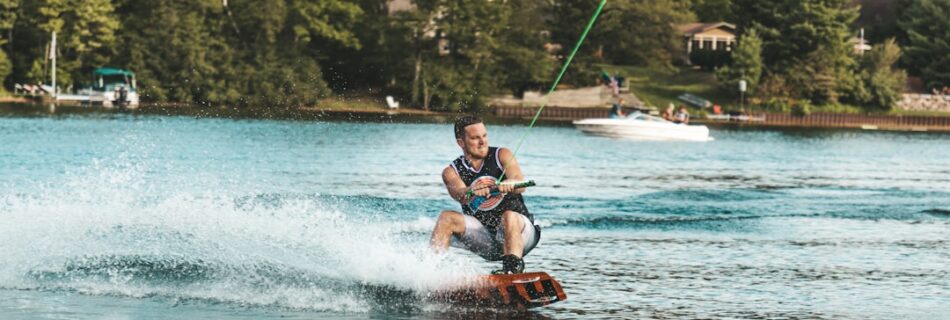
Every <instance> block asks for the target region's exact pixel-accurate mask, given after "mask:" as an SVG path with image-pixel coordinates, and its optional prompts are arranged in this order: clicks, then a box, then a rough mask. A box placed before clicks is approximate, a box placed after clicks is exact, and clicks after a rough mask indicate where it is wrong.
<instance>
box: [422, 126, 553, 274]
mask: <svg viewBox="0 0 950 320" xmlns="http://www.w3.org/2000/svg"><path fill="white" fill-rule="evenodd" d="M455 141H456V143H457V144H458V146H459V148H461V149H462V155H461V156H459V157H458V158H456V159H455V160H453V161H452V162H451V163H450V164H449V166H448V167H446V168H445V169H444V170H442V181H443V183H444V184H445V188H446V189H448V192H449V196H451V197H452V199H455V200H456V201H458V202H459V203H461V205H462V212H458V211H452V210H445V211H442V213H441V214H440V215H439V218H438V220H437V221H436V223H435V228H434V229H433V230H432V238H431V239H430V241H429V245H430V246H431V247H432V249H434V250H435V251H436V252H444V251H445V250H447V249H448V248H449V246H450V245H454V246H458V247H462V248H464V249H467V250H469V251H472V252H473V253H475V254H477V255H479V256H481V257H482V258H484V259H486V260H488V261H499V260H501V261H502V268H501V269H500V270H497V271H495V272H493V273H496V274H508V273H522V272H524V260H523V257H524V255H526V254H528V252H531V250H532V249H534V247H535V246H537V245H538V241H539V240H540V239H541V228H540V227H538V226H537V225H535V224H534V217H533V216H532V215H531V214H530V213H528V208H527V207H526V206H525V204H524V199H523V198H522V197H521V193H522V192H524V188H515V187H514V186H513V183H512V181H513V182H520V181H521V180H523V179H524V177H523V175H522V173H521V167H520V166H519V165H518V162H517V161H516V160H515V157H514V153H513V152H511V150H509V149H507V148H499V147H490V146H488V131H487V129H486V128H485V124H484V123H482V120H481V119H479V118H478V117H476V116H462V117H459V118H458V119H456V120H455ZM499 179H503V180H502V181H498V180H499ZM488 187H497V190H498V192H499V193H498V194H496V195H492V194H491V193H490V190H489V188H488ZM473 197H484V198H486V200H485V201H484V202H482V203H481V204H480V205H477V207H475V208H472V207H471V206H470V204H469V203H470V200H471V199H472V198H473ZM453 238H454V239H456V240H458V241H457V242H455V243H453V241H452V239H453Z"/></svg>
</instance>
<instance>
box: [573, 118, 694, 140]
mask: <svg viewBox="0 0 950 320" xmlns="http://www.w3.org/2000/svg"><path fill="white" fill-rule="evenodd" d="M574 126H576V127H577V128H578V129H580V130H581V131H583V132H585V133H589V134H594V135H599V136H606V137H612V138H626V139H637V140H680V141H710V140H712V138H710V137H709V128H706V126H701V125H685V124H678V123H673V122H670V121H666V120H665V119H663V118H660V117H654V116H651V115H647V114H643V113H639V112H634V113H631V114H630V115H629V116H627V117H625V118H591V119H584V120H576V121H574Z"/></svg>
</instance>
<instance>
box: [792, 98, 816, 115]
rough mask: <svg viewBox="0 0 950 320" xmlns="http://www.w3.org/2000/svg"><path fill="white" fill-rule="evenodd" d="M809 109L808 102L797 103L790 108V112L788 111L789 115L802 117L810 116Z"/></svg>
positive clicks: (809, 104)
mask: <svg viewBox="0 0 950 320" xmlns="http://www.w3.org/2000/svg"><path fill="white" fill-rule="evenodd" d="M811 108H812V106H811V103H808V101H799V102H798V103H796V104H795V105H793V106H792V108H791V110H789V114H791V115H793V116H797V117H804V116H807V115H809V114H811Z"/></svg>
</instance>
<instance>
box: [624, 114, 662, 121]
mask: <svg viewBox="0 0 950 320" xmlns="http://www.w3.org/2000/svg"><path fill="white" fill-rule="evenodd" d="M627 119H630V120H640V121H650V122H669V121H666V120H664V119H663V118H660V117H654V116H651V115H648V114H644V113H640V112H634V113H631V114H630V115H629V116H627Z"/></svg>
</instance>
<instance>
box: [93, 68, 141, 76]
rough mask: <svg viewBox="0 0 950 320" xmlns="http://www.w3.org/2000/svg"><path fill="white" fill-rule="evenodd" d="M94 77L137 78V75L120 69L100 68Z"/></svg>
mask: <svg viewBox="0 0 950 320" xmlns="http://www.w3.org/2000/svg"><path fill="white" fill-rule="evenodd" d="M92 74H93V75H97V76H119V75H121V76H128V77H135V73H133V72H132V71H129V70H125V69H119V68H98V69H96V70H94V71H93V72H92Z"/></svg>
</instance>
